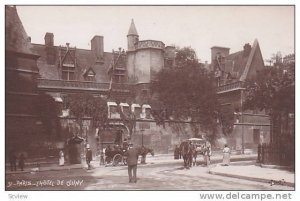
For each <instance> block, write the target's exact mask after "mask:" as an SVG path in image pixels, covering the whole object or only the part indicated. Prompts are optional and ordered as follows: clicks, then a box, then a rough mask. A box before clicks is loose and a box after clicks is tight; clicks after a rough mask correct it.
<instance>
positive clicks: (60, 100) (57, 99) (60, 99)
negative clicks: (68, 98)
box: [54, 97, 63, 103]
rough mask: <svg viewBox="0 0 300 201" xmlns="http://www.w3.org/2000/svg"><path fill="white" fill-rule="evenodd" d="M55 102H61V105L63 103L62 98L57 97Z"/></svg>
mask: <svg viewBox="0 0 300 201" xmlns="http://www.w3.org/2000/svg"><path fill="white" fill-rule="evenodd" d="M54 100H55V102H59V103H62V102H63V100H62V98H61V97H55V98H54Z"/></svg>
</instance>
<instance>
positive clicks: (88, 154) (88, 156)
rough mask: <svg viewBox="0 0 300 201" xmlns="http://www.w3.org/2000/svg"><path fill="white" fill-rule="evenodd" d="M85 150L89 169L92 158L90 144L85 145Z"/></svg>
mask: <svg viewBox="0 0 300 201" xmlns="http://www.w3.org/2000/svg"><path fill="white" fill-rule="evenodd" d="M86 148H87V151H86V155H85V158H86V163H87V165H88V170H90V169H91V161H92V160H93V153H92V150H91V149H90V146H89V145H87V147H86Z"/></svg>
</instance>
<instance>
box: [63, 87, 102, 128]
mask: <svg viewBox="0 0 300 201" xmlns="http://www.w3.org/2000/svg"><path fill="white" fill-rule="evenodd" d="M67 102H68V106H69V110H70V115H71V116H74V117H75V118H76V121H77V123H78V124H79V127H80V133H82V129H83V128H82V127H83V118H85V117H90V118H92V121H93V125H94V126H95V127H96V128H99V129H100V130H102V129H104V127H105V124H106V122H107V105H106V101H105V100H103V99H102V98H101V97H94V96H93V95H91V94H85V93H79V94H70V95H69V96H68V98H67Z"/></svg>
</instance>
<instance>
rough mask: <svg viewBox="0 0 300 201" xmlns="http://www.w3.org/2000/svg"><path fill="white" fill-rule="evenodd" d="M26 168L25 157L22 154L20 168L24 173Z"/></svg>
mask: <svg viewBox="0 0 300 201" xmlns="http://www.w3.org/2000/svg"><path fill="white" fill-rule="evenodd" d="M24 166H25V156H24V154H23V153H22V154H21V155H20V157H19V167H20V169H21V171H24Z"/></svg>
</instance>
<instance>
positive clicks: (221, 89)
mask: <svg viewBox="0 0 300 201" xmlns="http://www.w3.org/2000/svg"><path fill="white" fill-rule="evenodd" d="M239 89H244V88H243V82H242V81H237V82H233V83H229V84H225V85H222V86H219V87H218V88H217V93H218V94H219V93H224V92H228V91H234V90H239Z"/></svg>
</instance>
